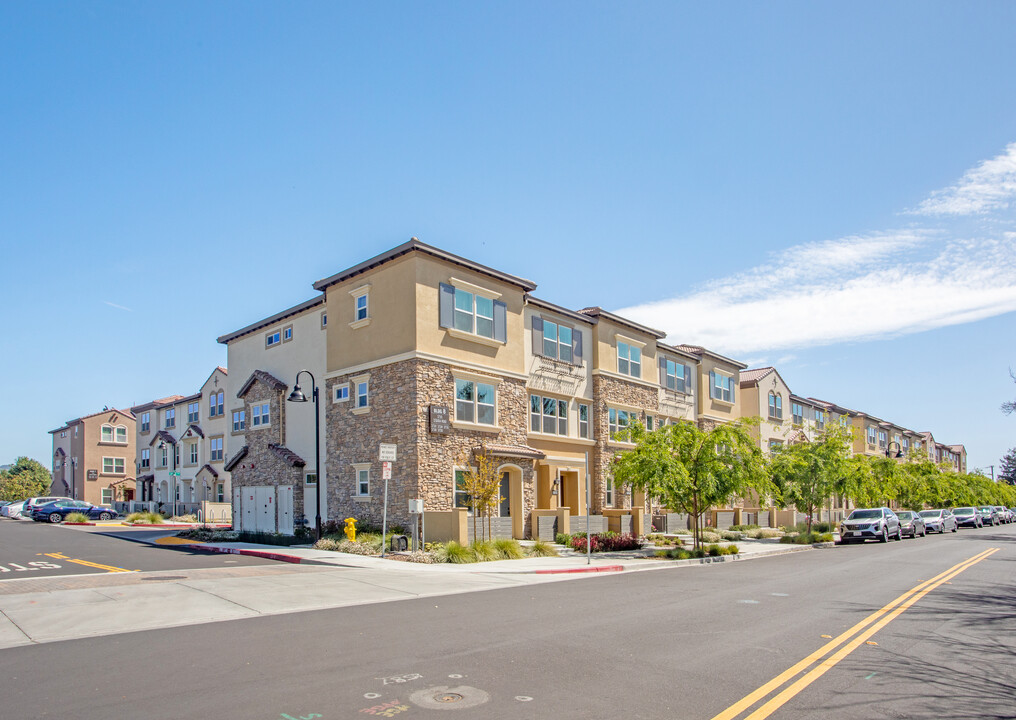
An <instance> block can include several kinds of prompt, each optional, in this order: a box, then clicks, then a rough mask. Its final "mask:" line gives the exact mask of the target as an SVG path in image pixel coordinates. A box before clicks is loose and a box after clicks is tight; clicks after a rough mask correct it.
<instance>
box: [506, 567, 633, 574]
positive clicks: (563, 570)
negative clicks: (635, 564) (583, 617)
mask: <svg viewBox="0 0 1016 720" xmlns="http://www.w3.org/2000/svg"><path fill="white" fill-rule="evenodd" d="M624 569H625V567H624V565H598V566H595V567H584V568H547V569H544V570H530V571H529V572H531V573H532V574H533V575H565V574H570V573H594V572H624ZM519 572H525V571H521V570H520V571H519Z"/></svg>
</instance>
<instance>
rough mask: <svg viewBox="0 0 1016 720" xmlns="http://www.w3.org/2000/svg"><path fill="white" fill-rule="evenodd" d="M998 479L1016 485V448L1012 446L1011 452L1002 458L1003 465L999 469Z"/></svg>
mask: <svg viewBox="0 0 1016 720" xmlns="http://www.w3.org/2000/svg"><path fill="white" fill-rule="evenodd" d="M998 480H999V482H1004V483H1007V484H1009V485H1016V448H1010V450H1009V452H1007V453H1006V454H1005V456H1004V457H1003V458H1002V465H1001V467H1000V468H999V471H998Z"/></svg>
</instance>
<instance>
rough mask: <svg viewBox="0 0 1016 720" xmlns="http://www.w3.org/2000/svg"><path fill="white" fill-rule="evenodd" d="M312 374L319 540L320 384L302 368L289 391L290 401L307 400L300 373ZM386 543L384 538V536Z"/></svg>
mask: <svg viewBox="0 0 1016 720" xmlns="http://www.w3.org/2000/svg"><path fill="white" fill-rule="evenodd" d="M302 373H307V374H308V375H310V387H311V397H312V398H313V399H314V533H315V538H316V539H317V540H320V539H321V409H320V406H319V403H318V386H317V382H316V381H315V380H314V373H312V372H311V371H310V370H301V371H300V372H298V373H297V374H296V379H295V380H294V381H293V392H291V393H289V397H288V398H287V400H288V401H289V402H307V396H306V395H304V394H303V391H302V390H301V389H300V375H301V374H302ZM381 544H382V545H384V538H382V543H381Z"/></svg>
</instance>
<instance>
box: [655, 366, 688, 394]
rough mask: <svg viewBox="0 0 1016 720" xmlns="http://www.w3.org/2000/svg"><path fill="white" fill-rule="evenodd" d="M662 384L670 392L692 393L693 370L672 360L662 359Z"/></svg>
mask: <svg viewBox="0 0 1016 720" xmlns="http://www.w3.org/2000/svg"><path fill="white" fill-rule="evenodd" d="M660 374H661V375H662V377H661V378H660V384H661V385H663V387H665V388H667V389H668V390H675V391H677V392H683V393H690V392H691V368H689V367H688V366H687V365H682V364H681V363H679V362H676V361H675V360H671V359H670V358H665V357H661V358H660Z"/></svg>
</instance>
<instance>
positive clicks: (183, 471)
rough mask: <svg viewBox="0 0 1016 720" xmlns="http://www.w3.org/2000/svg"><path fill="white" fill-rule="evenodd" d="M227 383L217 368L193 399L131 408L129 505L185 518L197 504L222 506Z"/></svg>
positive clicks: (226, 480)
mask: <svg viewBox="0 0 1016 720" xmlns="http://www.w3.org/2000/svg"><path fill="white" fill-rule="evenodd" d="M228 380H229V373H228V371H227V370H226V368H223V367H217V368H215V369H214V370H213V371H212V373H211V374H210V375H209V376H208V379H206V380H205V382H204V383H203V384H202V385H201V389H200V390H199V391H198V392H196V393H192V394H190V395H170V396H168V397H164V398H160V399H158V400H152V401H150V402H147V403H142V404H141V405H136V406H135V407H133V408H131V411H132V412H133V414H134V416H135V417H136V418H137V434H136V437H137V440H136V458H137V476H136V477H137V481H136V484H137V488H136V492H135V497H134V499H136V500H139V501H145V502H155V503H159V504H161V505H162V506H163V509H168V510H171V509H172V506H174V505H175V506H176V509H177V512H183V511H186V512H191V511H192V510H193V508H194V506H195V505H196V504H197V503H200V502H202V501H212V502H228V498H229V494H230V477H229V473H228V472H227V471H226V470H225V468H224V464H225V462H224V461H225V441H226V437H227V436H228V435H229V433H230V432H231V429H232V422H233V421H234V418H232V417H230V416H229V414H228V413H227V411H226V399H227V396H228V389H227V385H228ZM240 420H241V422H242V418H241V419H240ZM181 507H182V510H181Z"/></svg>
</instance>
